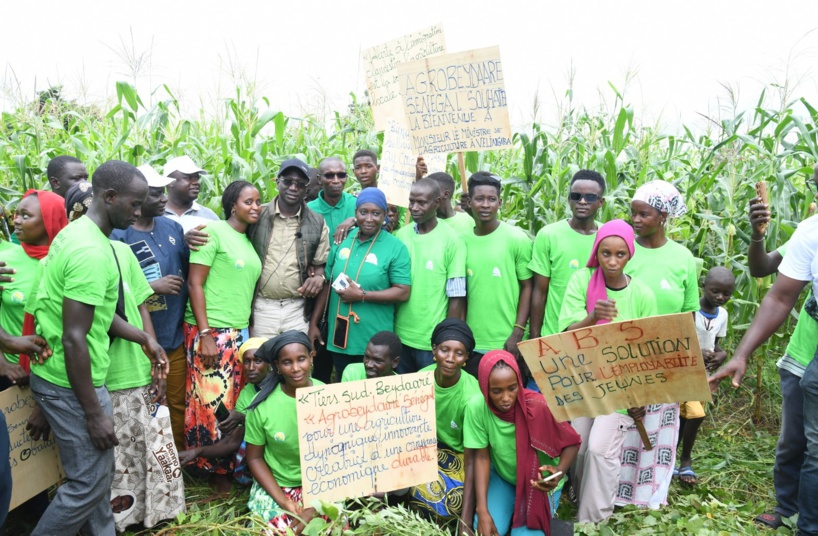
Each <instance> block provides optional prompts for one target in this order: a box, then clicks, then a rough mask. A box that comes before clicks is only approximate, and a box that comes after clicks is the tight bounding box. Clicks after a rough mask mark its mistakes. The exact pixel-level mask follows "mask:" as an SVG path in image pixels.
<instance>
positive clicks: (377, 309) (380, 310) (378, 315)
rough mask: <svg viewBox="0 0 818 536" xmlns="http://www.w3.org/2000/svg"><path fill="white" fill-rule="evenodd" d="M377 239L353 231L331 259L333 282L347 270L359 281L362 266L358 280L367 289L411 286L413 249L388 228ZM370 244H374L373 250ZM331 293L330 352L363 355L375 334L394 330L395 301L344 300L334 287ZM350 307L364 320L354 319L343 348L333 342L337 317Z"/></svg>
mask: <svg viewBox="0 0 818 536" xmlns="http://www.w3.org/2000/svg"><path fill="white" fill-rule="evenodd" d="M373 239H374V237H370V238H368V239H367V240H366V241H365V242H359V241H358V230H357V229H355V230H354V231H352V232H351V233H349V236H348V237H347V238H346V239H345V240H344V241H343V242H342V243H341V244H340V245H339V246H338V248H336V250H335V251H334V252H333V254H332V255H330V258H329V260H328V261H327V268H326V273H327V274H329V276H328V277H327V279H328V280H329V282H330V283H332V282H333V281H335V279H336V278H337V277H338V275H339V274H341V273H342V272H343V273H346V275H347V276H349V278H350V279H352V280H356V276H358V273H359V269H360V276H358V277H357V281H358V284H359V285H361V288H363V289H364V290H366V291H367V292H369V291H372V290H385V289H388V288H389V287H391V286H392V285H395V284H397V285H411V284H412V275H411V272H410V264H409V252H408V251H406V246H404V245H403V242H401V241H400V240H398V239H397V238H395V237H394V236H392V235H391V234H389V233H387V232H385V231H381V232H380V233H378V235H377V239H375V243H374V244H373V243H372V240H373ZM370 245H372V249H371V250H369V247H370ZM368 250H369V254H368V255H367V251H368ZM350 252H351V253H350ZM350 254H351V256H350ZM364 255H366V260H364ZM347 260H348V261H349V262H347ZM345 266H346V268H345ZM329 296H330V298H329V306H328V308H327V318H328V319H329V339H328V340H327V349H328V350H329V351H330V352H337V353H340V354H347V355H363V353H364V350H366V345H367V343H368V342H369V339H371V338H372V336H373V335H374V334H376V333H377V332H379V331H394V329H395V304H393V303H372V302H368V301H364V302H363V303H353V304H347V303H343V302H341V300H340V298H339V297H338V294H337V293H336V292H335V291H334V290H333V289H332V288H330V291H329ZM350 310H352V312H354V313H355V314H356V315H358V318H360V322H359V323H356V322H355V321H354V320H353V318H350V321H349V332H348V336H347V346H346V348H343V349H342V348H338V347H337V346H335V345H334V344H333V343H332V342H333V337H334V336H335V317H336V315H339V314H340V315H341V316H347V315H348V314H349V311H350Z"/></svg>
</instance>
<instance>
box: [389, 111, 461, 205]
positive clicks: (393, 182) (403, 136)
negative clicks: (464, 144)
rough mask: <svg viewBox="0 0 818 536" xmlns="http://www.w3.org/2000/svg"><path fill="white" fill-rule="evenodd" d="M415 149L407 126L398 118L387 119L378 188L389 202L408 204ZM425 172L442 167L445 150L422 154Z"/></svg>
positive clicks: (443, 169) (444, 160) (444, 159)
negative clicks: (426, 169) (438, 152)
mask: <svg viewBox="0 0 818 536" xmlns="http://www.w3.org/2000/svg"><path fill="white" fill-rule="evenodd" d="M417 156H418V155H417V153H415V151H414V150H413V149H412V143H411V141H410V140H409V129H407V128H406V126H405V124H403V123H402V122H399V121H396V120H394V119H390V120H389V122H388V123H387V127H386V130H385V131H384V135H383V150H382V152H381V159H380V160H379V161H378V163H379V164H380V165H381V172H380V175H379V178H378V188H380V189H381V190H383V192H384V194H386V200H387V201H388V202H389V204H391V205H397V206H399V207H408V206H409V190H411V189H412V184H413V183H414V182H415V164H416V162H417ZM423 159H424V160H425V161H426V167H427V168H428V169H429V173H435V172H437V171H446V153H442V154H430V155H424V157H423Z"/></svg>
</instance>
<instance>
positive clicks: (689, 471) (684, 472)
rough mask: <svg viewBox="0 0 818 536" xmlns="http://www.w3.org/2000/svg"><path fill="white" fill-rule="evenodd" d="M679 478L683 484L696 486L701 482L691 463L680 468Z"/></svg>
mask: <svg viewBox="0 0 818 536" xmlns="http://www.w3.org/2000/svg"><path fill="white" fill-rule="evenodd" d="M679 480H680V481H681V482H682V484H687V485H688V486H695V485H696V484H698V483H699V481H698V480H697V479H696V473H694V472H693V468H692V467H690V466H689V465H688V466H687V467H682V468H681V469H679Z"/></svg>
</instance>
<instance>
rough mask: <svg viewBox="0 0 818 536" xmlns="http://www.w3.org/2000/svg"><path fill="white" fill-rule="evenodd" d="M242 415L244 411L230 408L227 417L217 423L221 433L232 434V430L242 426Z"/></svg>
mask: <svg viewBox="0 0 818 536" xmlns="http://www.w3.org/2000/svg"><path fill="white" fill-rule="evenodd" d="M244 417H245V416H244V413H242V412H240V411H236V410H234V409H231V410H230V414H229V415H228V416H227V418H226V419H225V420H223V421H222V422H220V423H219V431H221V433H223V434H232V433H233V430H235V429H236V428H238V427H239V426H244Z"/></svg>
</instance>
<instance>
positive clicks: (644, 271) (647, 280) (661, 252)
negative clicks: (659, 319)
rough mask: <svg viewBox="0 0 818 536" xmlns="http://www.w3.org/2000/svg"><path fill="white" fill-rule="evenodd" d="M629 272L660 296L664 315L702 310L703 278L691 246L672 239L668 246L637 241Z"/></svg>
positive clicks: (627, 268) (659, 301) (658, 298)
mask: <svg viewBox="0 0 818 536" xmlns="http://www.w3.org/2000/svg"><path fill="white" fill-rule="evenodd" d="M625 273H626V274H628V275H632V276H634V277H637V278H639V280H640V281H642V283H644V284H646V285H647V286H648V287H650V289H651V290H652V291H653V294H654V296H656V309H657V311H658V314H660V315H669V314H673V313H689V312H692V311H698V310H699V281H698V270H697V268H696V260H695V259H694V258H693V254H692V253H690V251H688V249H687V248H685V247H684V246H682V245H681V244H678V243H676V242H674V241H673V240H668V241H667V242H666V243H665V245H664V246H662V247H660V248H655V249H647V248H644V247H642V246H640V245H639V244H636V251H635V252H634V254H633V259H631V260H630V261H628V265H627V266H626V267H625Z"/></svg>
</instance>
